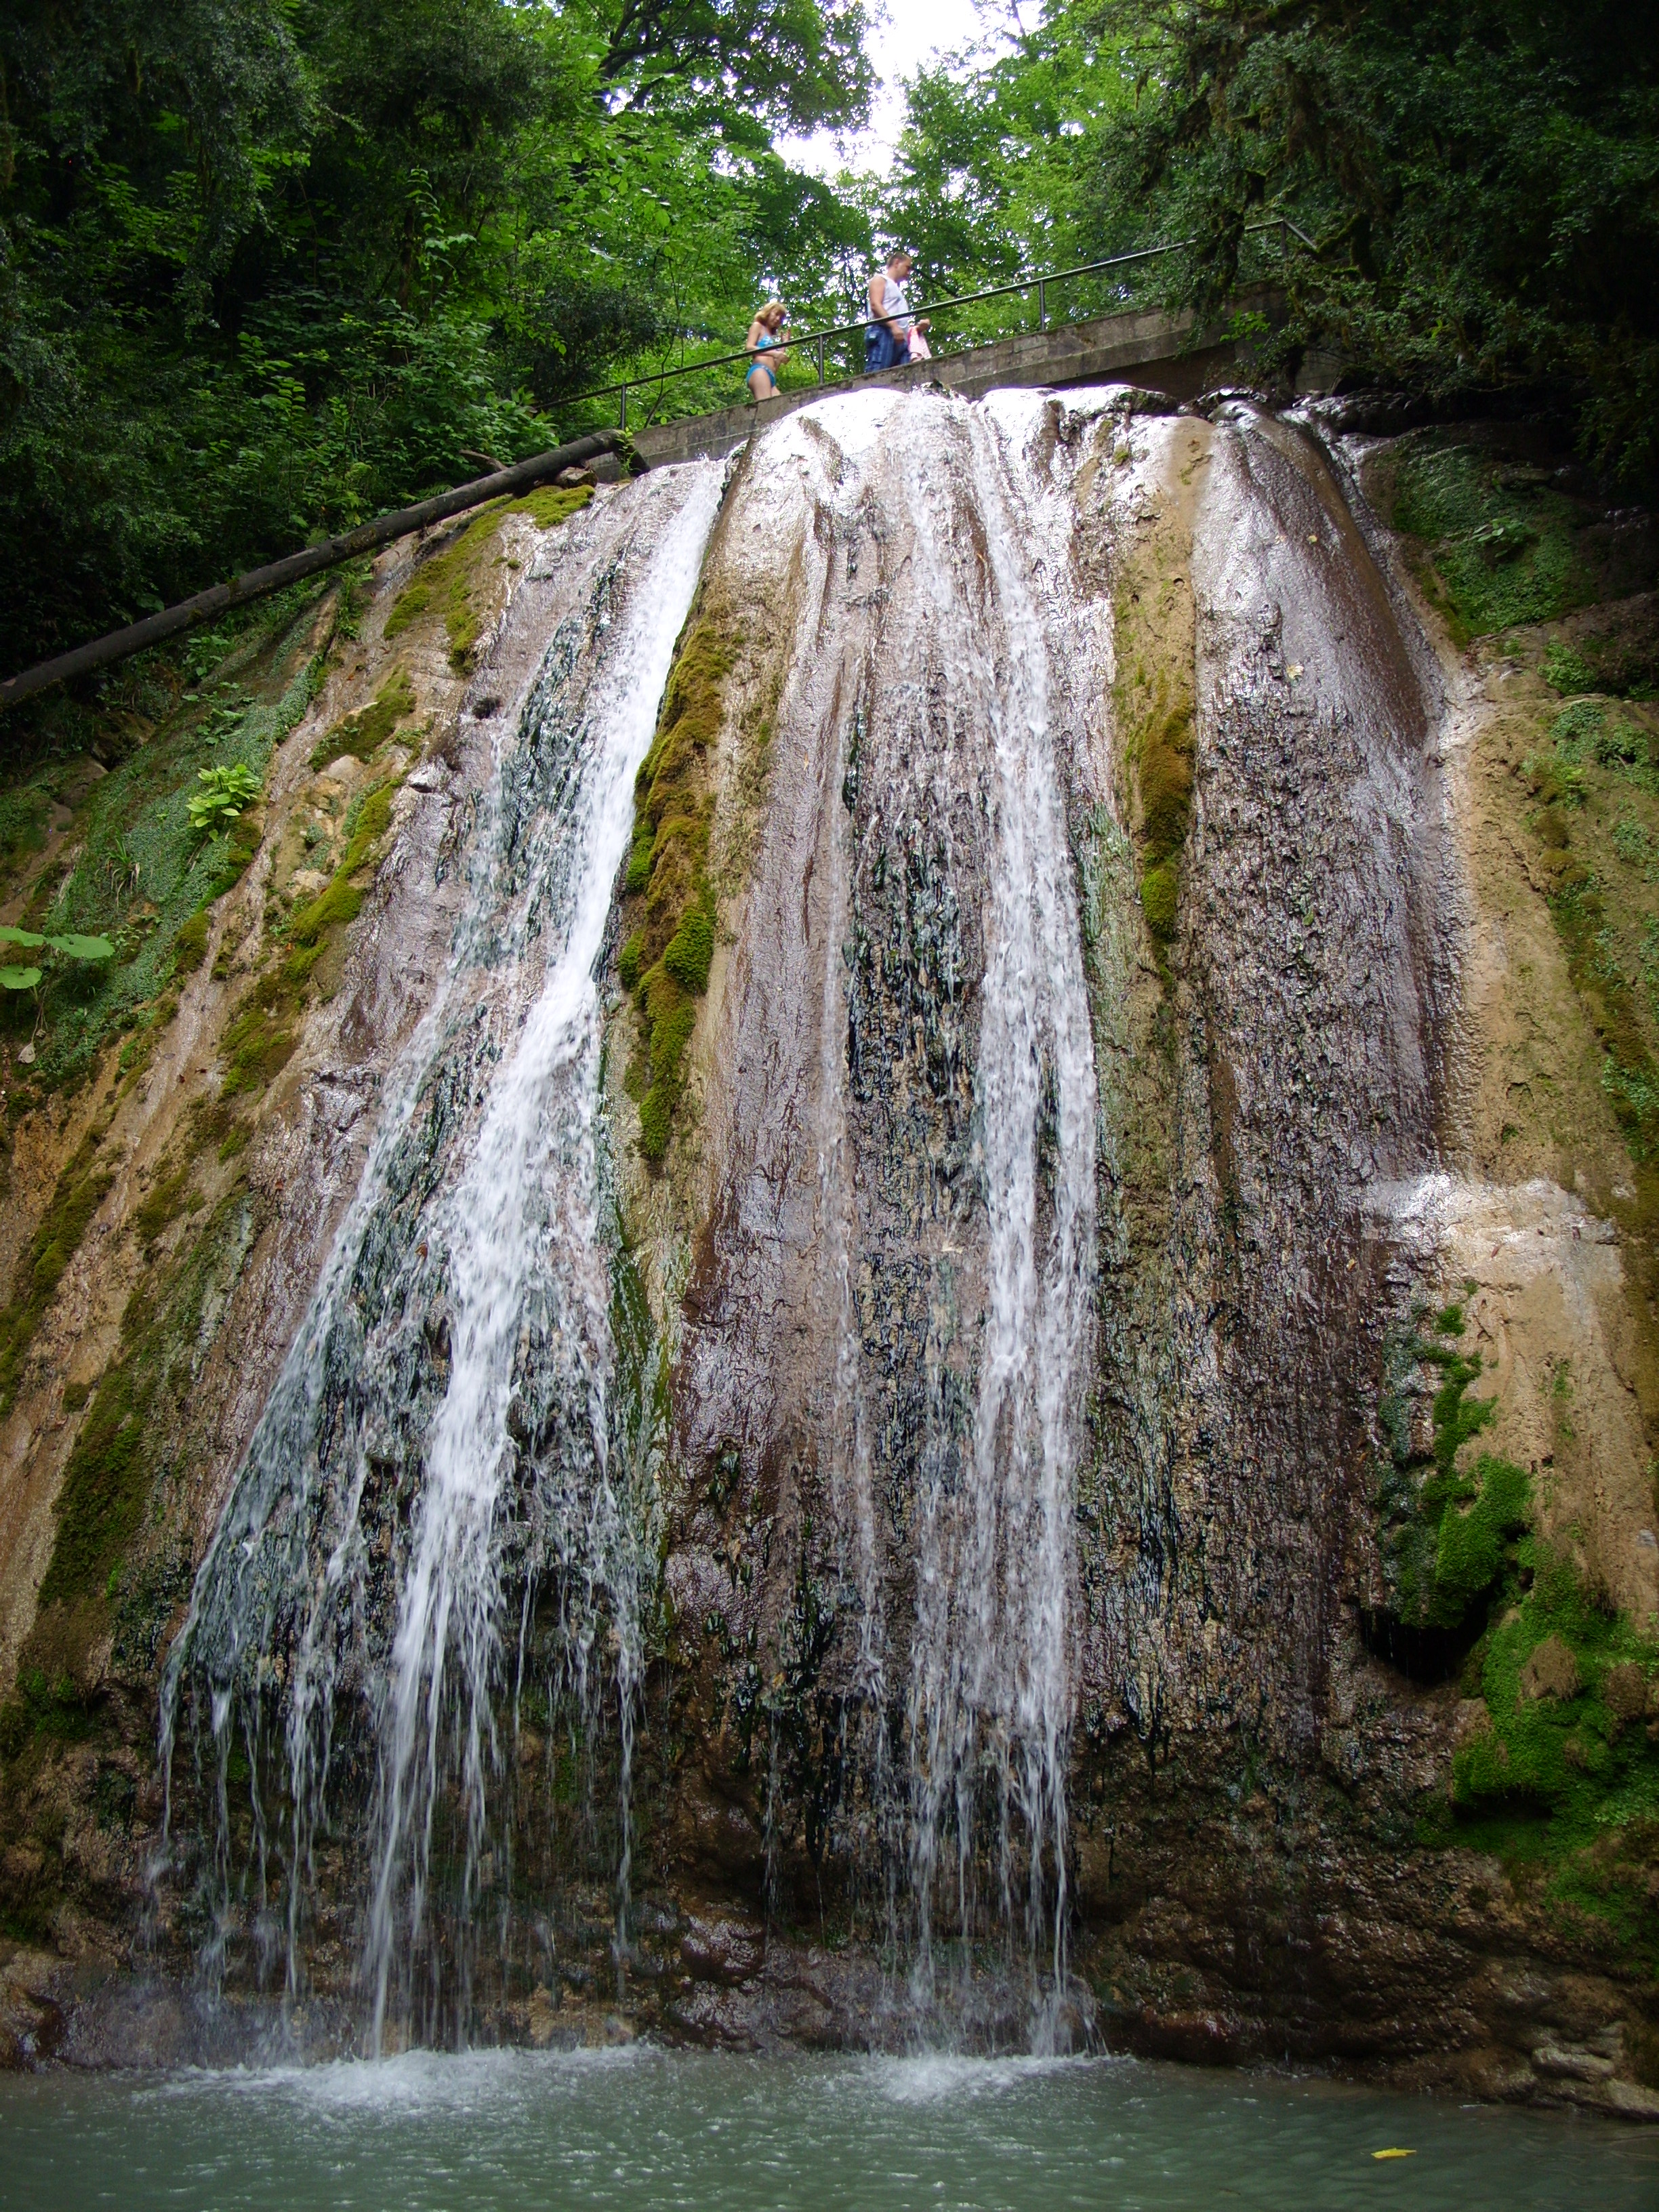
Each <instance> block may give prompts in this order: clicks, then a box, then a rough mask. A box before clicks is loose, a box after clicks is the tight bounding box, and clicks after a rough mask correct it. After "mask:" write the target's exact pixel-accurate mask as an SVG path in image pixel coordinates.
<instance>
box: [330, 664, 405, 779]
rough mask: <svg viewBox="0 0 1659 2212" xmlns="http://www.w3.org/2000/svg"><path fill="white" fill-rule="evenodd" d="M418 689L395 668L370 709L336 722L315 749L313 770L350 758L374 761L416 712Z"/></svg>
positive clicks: (403, 673)
mask: <svg viewBox="0 0 1659 2212" xmlns="http://www.w3.org/2000/svg"><path fill="white" fill-rule="evenodd" d="M415 703H416V702H415V687H414V685H413V684H411V683H410V680H409V676H408V673H407V671H405V670H404V669H402V668H394V669H393V670H392V674H391V675H390V676H389V677H388V678H386V682H385V683H384V684H382V685H381V686H380V690H379V691H378V692H377V693H376V694H375V696H374V700H373V702H372V703H371V704H370V705H368V706H367V707H365V708H362V710H361V711H360V712H359V713H357V714H347V715H346V716H344V717H343V720H340V721H337V722H336V724H335V725H334V726H333V728H332V729H331V730H330V731H329V732H328V733H327V735H326V736H325V737H323V738H319V740H318V742H317V744H315V745H313V747H312V751H311V765H312V767H313V769H325V768H326V767H327V766H328V764H329V763H330V762H331V761H337V760H341V759H343V758H345V757H348V756H349V757H350V758H351V759H353V760H360V761H367V760H372V759H373V758H374V756H375V754H376V753H377V752H379V750H380V747H381V746H382V745H383V744H385V743H386V740H387V738H389V737H390V736H391V735H392V732H393V731H394V730H395V729H396V728H397V726H398V723H399V722H402V721H406V720H408V719H409V717H410V715H411V714H413V713H414V712H415Z"/></svg>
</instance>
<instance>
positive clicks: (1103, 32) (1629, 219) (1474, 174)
mask: <svg viewBox="0 0 1659 2212" xmlns="http://www.w3.org/2000/svg"><path fill="white" fill-rule="evenodd" d="M1091 20H1092V21H1093V22H1094V24H1095V26H1096V28H1097V32H1098V33H1099V35H1100V36H1102V37H1103V39H1105V40H1108V41H1109V42H1111V43H1112V44H1113V46H1115V50H1116V51H1117V52H1119V54H1120V55H1121V57H1122V58H1123V61H1124V62H1125V64H1127V65H1128V66H1129V67H1131V68H1132V70H1133V76H1134V84H1135V94H1134V99H1133V103H1132V104H1130V105H1127V106H1125V107H1124V108H1123V109H1122V110H1121V112H1118V113H1116V114H1115V115H1114V116H1112V117H1111V118H1108V119H1107V121H1106V122H1105V123H1104V124H1103V126H1102V128H1101V130H1100V131H1099V135H1098V140H1097V144H1098V152H1099V161H1098V167H1097V171H1096V173H1095V176H1094V180H1093V191H1094V202H1093V204H1094V225H1095V227H1094V238H1095V240H1096V242H1097V244H1098V245H1099V246H1102V247H1106V246H1113V245H1116V244H1120V243H1122V242H1126V241H1131V240H1133V242H1137V243H1138V242H1140V241H1142V240H1146V239H1147V238H1150V237H1151V236H1152V235H1154V234H1161V235H1163V236H1166V237H1172V238H1187V239H1192V240H1194V241H1195V251H1194V252H1193V254H1192V255H1191V256H1190V257H1189V258H1183V260H1182V263H1181V264H1179V267H1178V269H1176V270H1175V273H1174V274H1173V275H1172V276H1171V278H1170V282H1171V283H1172V284H1173V286H1174V287H1175V289H1176V291H1177V292H1178V293H1179V294H1180V295H1182V296H1185V297H1186V298H1188V299H1190V300H1192V301H1194V302H1195V303H1196V304H1198V305H1199V306H1200V307H1209V308H1213V307H1216V306H1218V304H1219V303H1220V302H1222V301H1224V300H1225V298H1226V297H1227V295H1229V293H1230V292H1231V289H1232V287H1233V284H1234V282H1235V279H1236V277H1237V273H1238V271H1239V270H1240V267H1241V257H1242V256H1243V253H1244V252H1245V250H1246V232H1247V227H1248V226H1249V224H1250V223H1252V222H1259V221H1261V220H1263V219H1264V218H1265V219H1272V218H1275V217H1278V216H1285V217H1287V218H1289V219H1290V220H1291V221H1292V222H1295V223H1296V224H1297V226H1298V227H1299V228H1301V229H1302V230H1303V231H1304V232H1306V233H1307V234H1309V235H1310V236H1311V237H1312V238H1313V239H1315V240H1316V242H1317V245H1318V248H1319V250H1318V252H1317V253H1316V255H1315V256H1313V257H1307V256H1297V255H1292V256H1291V257H1290V258H1289V259H1288V260H1287V262H1286V264H1285V272H1284V282H1285V292H1286V296H1287V305H1288V310H1289V319H1288V323H1287V325H1286V327H1285V334H1284V346H1285V352H1286V356H1290V355H1291V354H1293V353H1294V350H1295V349H1297V348H1298V347H1300V346H1302V345H1304V344H1306V343H1311V342H1315V341H1317V342H1320V343H1325V344H1327V345H1330V346H1333V347H1334V348H1337V349H1340V352H1341V353H1342V354H1344V355H1345V356H1347V357H1348V358H1349V359H1350V360H1352V361H1353V362H1355V363H1357V364H1358V371H1357V373H1363V374H1368V375H1371V376H1380V377H1386V378H1389V379H1392V380H1398V381H1400V382H1401V383H1403V384H1405V385H1407V386H1412V387H1414V388H1416V389H1419V390H1420V391H1423V392H1428V393H1431V394H1436V395H1440V396H1444V395H1449V394H1452V393H1456V392H1471V391H1479V390H1488V391H1489V390H1492V389H1493V388H1498V387H1504V386H1510V387H1522V388H1530V389H1534V390H1535V389H1538V388H1540V387H1544V388H1548V389H1553V390H1554V391H1556V392H1559V393H1561V394H1562V395H1564V396H1565V397H1567V398H1570V399H1571V403H1572V404H1573V406H1574V408H1575V410H1576V412H1577V420H1578V425H1579V430H1580V435H1581V436H1582V439H1583V445H1584V447H1585V450H1586V451H1587V453H1589V454H1591V455H1592V456H1594V458H1595V459H1596V460H1597V462H1598V463H1600V464H1601V465H1604V466H1606V467H1608V468H1610V469H1613V470H1616V471H1618V472H1620V474H1622V475H1623V476H1625V477H1626V478H1628V479H1631V480H1632V481H1641V480H1648V481H1650V480H1651V479H1652V478H1653V477H1654V476H1655V474H1656V471H1659V442H1656V432H1655V429H1654V419H1655V410H1656V403H1659V190H1656V185H1659V46H1656V44H1655V42H1654V40H1653V39H1652V37H1651V36H1650V33H1649V32H1648V31H1646V30H1644V27H1643V24H1644V17H1643V15H1642V13H1641V11H1640V10H1638V9H1629V8H1626V7H1623V6H1620V5H1619V4H1617V0H1585V4H1574V5H1568V4H1566V0H1476V4H1473V5H1471V4H1467V0H1401V4H1400V5H1398V6H1395V7H1390V8H1386V9H1383V8H1357V7H1354V6H1352V4H1351V0H1174V4H1170V0H1101V4H1098V5H1097V7H1095V8H1094V9H1092V10H1091ZM1171 266H1172V268H1174V266H1175V265H1174V264H1171Z"/></svg>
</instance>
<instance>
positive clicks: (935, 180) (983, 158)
mask: <svg viewBox="0 0 1659 2212" xmlns="http://www.w3.org/2000/svg"><path fill="white" fill-rule="evenodd" d="M1132 93H1133V75H1132V72H1131V70H1130V69H1129V68H1128V67H1127V65H1126V62H1125V58H1124V56H1123V54H1122V52H1121V51H1120V49H1119V48H1118V46H1116V45H1115V44H1114V43H1113V42H1112V41H1110V40H1104V39H1103V38H1102V37H1101V36H1100V35H1099V33H1098V30H1097V27H1096V25H1095V24H1094V22H1093V21H1092V17H1091V10H1090V9H1088V8H1085V7H1080V6H1077V5H1073V4H1064V3H1063V0H1062V3H1061V4H1050V5H1049V6H1048V8H1047V9H1045V10H1044V11H1043V13H1042V16H1041V19H1040V21H1037V22H1036V23H1035V24H1034V25H1033V27H1032V28H1031V29H1030V31H1024V30H1017V31H1016V32H1015V33H1014V35H1013V36H1012V39H1005V40H1000V41H998V40H986V41H984V42H983V43H981V46H979V47H978V48H976V49H975V50H972V51H971V52H969V53H967V54H963V55H958V56H953V57H951V58H949V59H947V60H944V61H941V62H939V64H936V65H934V66H933V68H930V69H926V70H921V72H920V73H919V74H918V75H917V76H916V77H915V80H914V81H913V82H912V83H911V84H910V85H909V87H908V111H907V117H906V123H905V128H904V131H903V132H902V136H901V138H900V141H899V146H898V157H897V160H896V163H895V166H894V173H893V176H892V179H891V181H890V184H889V185H887V187H886V189H885V191H884V192H883V194H882V196H881V201H880V213H879V228H880V229H881V230H882V232H883V233H884V234H885V235H886V236H887V237H888V238H890V239H891V240H894V241H895V242H896V243H902V245H904V246H907V247H908V248H909V250H910V251H911V252H912V253H913V255H914V256H915V263H916V280H917V283H918V284H919V286H920V287H921V291H922V293H923V295H924V296H939V295H949V294H952V293H958V292H969V291H975V290H981V289H986V288H988V287H989V286H992V285H995V284H1001V283H1008V282H1009V281H1010V280H1011V279H1012V278H1013V277H1015V276H1018V275H1019V274H1020V273H1021V272H1022V271H1024V270H1031V269H1042V268H1058V267H1060V266H1064V265H1067V264H1076V263H1078V262H1080V261H1084V260H1086V259H1088V258H1091V254H1092V252H1093V249H1094V233H1095V228H1096V217H1095V212H1094V208H1093V201H1092V185H1091V179H1092V176H1093V173H1094V170H1095V168H1096V167H1097V161H1098V151H1097V149H1098V145H1099V141H1100V135H1101V132H1102V131H1103V129H1105V128H1106V127H1107V126H1108V125H1109V122H1110V120H1111V118H1114V117H1115V116H1116V115H1118V114H1120V113H1121V112H1123V111H1124V110H1125V109H1126V108H1127V103H1128V101H1129V100H1130V98H1131V95H1132ZM1118 291H1119V288H1118V285H1117V284H1116V283H1113V284H1110V285H1108V284H1106V283H1103V282H1102V280H1100V279H1093V280H1088V281H1085V282H1079V283H1074V284H1073V285H1072V286H1070V287H1068V288H1067V289H1066V291H1065V292H1064V293H1062V294H1060V295H1054V296H1053V297H1051V301H1050V307H1051V311H1052V312H1058V313H1062V314H1064V315H1066V316H1069V317H1072V318H1073V319H1075V318H1076V317H1077V316H1078V315H1079V314H1081V313H1085V312H1092V313H1106V312H1109V310H1110V308H1111V307H1114V306H1115V305H1118V304H1120V303H1121V302H1120V300H1119V296H1118ZM1030 309H1031V301H1030V299H1029V298H1018V299H1015V300H1012V301H987V302H986V303H984V304H983V305H982V306H981V307H974V308H969V309H963V310H961V311H960V312H959V313H957V314H955V315H954V316H953V317H952V319H951V323H950V325H949V326H948V331H947V332H946V335H948V336H950V337H957V338H962V337H993V336H995V335H997V334H998V333H999V332H1000V331H1006V330H1013V329H1017V328H1023V327H1024V326H1026V325H1028V324H1029V321H1030Z"/></svg>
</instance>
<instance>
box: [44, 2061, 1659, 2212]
mask: <svg viewBox="0 0 1659 2212" xmlns="http://www.w3.org/2000/svg"><path fill="white" fill-rule="evenodd" d="M1401 2151H1407V2152H1409V2153H1410V2154H1411V2155H1410V2156H1409V2157H1400V2156H1393V2157H1379V2156H1378V2155H1377V2154H1378V2153H1379V2152H1394V2153H1399V2152H1401ZM98 2205H113V2206H119V2207H121V2208H122V2212H149V2208H151V2207H157V2208H160V2207H167V2208H168V2212H196V2208H201V2212H244V2208H246V2212H265V2208H270V2212H277V2208H280V2212H312V2208H313V2207H315V2208H321V2207H325V2206H326V2207H328V2208H330V2212H346V2209H347V2208H350V2212H358V2209H359V2208H361V2212H518V2208H520V2207H526V2208H527V2207H532V2206H533V2207H537V2208H545V2207H556V2208H563V2207H569V2208H571V2212H579V2208H586V2207H589V2206H595V2207H599V2206H602V2207H605V2208H607V2212H633V2208H635V2207H639V2208H641V2212H643V2208H647V2207H649V2208H651V2212H659V2208H665V2207H675V2206H686V2207H696V2212H813V2208H816V2207H818V2206H823V2207H826V2208H829V2207H837V2208H839V2207H842V2206H847V2207H851V2208H856V2212H900V2208H902V2212H1005V2208H1006V2212H1060V2208H1062V2207H1064V2208H1067V2212H1069V2208H1071V2207H1073V2206H1079V2207H1084V2206H1086V2207H1089V2208H1091V2212H1199V2208H1205V2209H1206V2212H1207V2209H1208V2208H1211V2207H1215V2208H1219V2212H1231V2208H1234V2207H1238V2208H1249V2207H1261V2208H1272V2212H1346V2208H1348V2207H1349V2206H1356V2207H1358V2206H1364V2207H1367V2208H1369V2207H1371V2206H1383V2205H1386V2206H1389V2207H1395V2208H1408V2212H1439V2208H1441V2207H1447V2208H1455V2212H1483V2208H1486V2207H1488V2206H1490V2207H1492V2208H1493V2212H1498V2208H1500V2207H1501V2208H1502V2212H1528V2209H1529V2208H1532V2207H1539V2208H1549V2212H1556V2208H1569V2207H1572V2208H1577V2207H1587V2206H1594V2208H1595V2212H1655V2208H1656V2207H1659V2129H1654V2130H1649V2129H1644V2128H1639V2127H1621V2126H1620V2125H1618V2124H1613V2123H1609V2122H1604V2121H1595V2120H1589V2119H1585V2118H1577V2117H1575V2116H1572V2115H1570V2114H1557V2113H1547V2112H1514V2111H1508V2110H1495V2109H1493V2108H1492V2107H1490V2106H1459V2105H1457V2104H1455V2103H1451V2102H1447V2101H1443V2100H1434V2099H1428V2098H1410V2097H1401V2096H1395V2095H1388V2094H1382V2093H1376V2092H1373V2091H1369V2090H1364V2089H1357V2088H1352V2087H1345V2086H1343V2085H1340V2084H1337V2083H1333V2082H1329V2081H1322V2080H1317V2079H1308V2078H1305V2077H1304V2078H1293V2077H1286V2076H1279V2075H1265V2074H1232V2073H1208V2072H1199V2071H1194V2070H1190V2069H1186V2068H1182V2067H1176V2066H1169V2065H1156V2064H1145V2063H1135V2062H1133V2061H1131V2060H1127V2059H1113V2058H1074V2059H1057V2060H1042V2059H1029V2058H1028V2059H1018V2058H1016V2059H975V2058H957V2057H937V2056H922V2057H906V2058H857V2057H793V2058H747V2057H729V2056H716V2055H708V2054H702V2053H696V2054H693V2053H687V2052H676V2051H659V2050H653V2049H649V2048H645V2047H641V2046H639V2045H634V2046H630V2047H628V2048H624V2049H622V2050H617V2051H579V2052H568V2053H554V2052H527V2051H489V2052H477V2053H472V2054H463V2055H459V2056H454V2057H443V2056H439V2055H437V2054H434V2053H427V2052H416V2053H410V2054H407V2055H405V2056H404V2057H398V2058H392V2059H386V2060H381V2061H380V2062H378V2063H368V2062H364V2063H339V2064H333V2065H319V2066H312V2067H307V2068H299V2067H271V2068H265V2069H238V2070H232V2071H227V2072H222V2073H206V2072H191V2073H182V2074H176V2075H168V2076H166V2077H162V2078H159V2079H158V2078H156V2077H155V2076H149V2077H141V2076H137V2075H103V2076H96V2075H74V2074H69V2073H63V2072H57V2073H46V2074H41V2075H33V2076H27V2077H21V2078H13V2079H11V2080H9V2081H3V2082H0V2208H4V2212H11V2208H13V2207H16V2208H19V2212H21V2208H22V2207H24V2206H27V2207H29V2208H30V2212H82V2208H89V2207H93V2206H98Z"/></svg>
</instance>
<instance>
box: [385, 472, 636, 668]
mask: <svg viewBox="0 0 1659 2212" xmlns="http://www.w3.org/2000/svg"><path fill="white" fill-rule="evenodd" d="M592 496H593V495H592V489H590V488H589V487H587V486H586V485H584V486H582V487H580V489H575V490H572V491H560V490H558V489H555V488H553V487H551V486H548V487H545V488H544V489H541V490H538V491H534V492H532V493H530V494H529V495H527V496H526V497H525V498H522V499H517V500H502V501H497V502H495V504H494V505H492V506H489V507H485V508H484V509H483V513H480V514H479V515H477V517H476V518H475V519H474V520H473V521H471V523H469V524H468V526H467V527H466V528H465V530H464V531H462V532H461V533H460V535H459V537H458V538H453V540H452V541H451V542H450V543H449V544H447V545H446V546H445V547H444V548H443V549H442V550H441V551H440V552H436V553H433V554H430V555H428V557H427V558H426V559H425V560H424V561H422V562H421V564H420V566H419V567H418V568H416V571H415V574H413V576H411V577H410V580H409V582H408V583H407V584H405V585H404V588H403V590H402V591H401V592H398V597H397V599H395V600H394V601H393V603H392V611H391V613H390V614H389V615H388V616H387V617H386V636H387V637H388V638H393V637H398V636H401V635H402V634H403V632H404V630H406V629H412V628H413V626H414V625H415V624H416V623H418V622H420V621H421V620H422V618H423V617H426V616H427V615H428V614H430V613H433V612H434V611H436V612H438V613H441V615H442V617H443V624H444V633H445V635H446V636H447V638H448V640H449V660H450V665H451V666H452V667H453V668H454V669H457V670H459V671H465V670H466V669H469V668H470V667H471V665H472V655H473V653H474V651H475V650H476V648H477V642H478V634H479V630H480V629H481V627H482V624H483V613H482V611H481V609H480V606H479V605H478V602H477V599H475V597H474V592H475V589H476V585H477V576H476V573H475V571H476V568H477V562H479V560H481V559H482V558H483V555H484V553H485V551H486V550H487V549H488V548H489V546H490V545H492V544H494V542H495V533H496V532H497V531H498V530H499V529H500V528H501V523H502V520H504V518H505V517H506V516H507V515H509V514H527V515H529V516H530V518H531V520H532V521H533V522H534V523H535V524H536V526H537V527H538V529H541V530H548V529H551V528H552V527H553V526H554V525H555V524H556V523H561V522H563V521H565V520H567V519H568V517H569V516H571V515H573V514H574V513H576V512H577V510H578V509H579V508H580V507H586V504H587V502H588V501H589V500H590V499H592Z"/></svg>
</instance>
